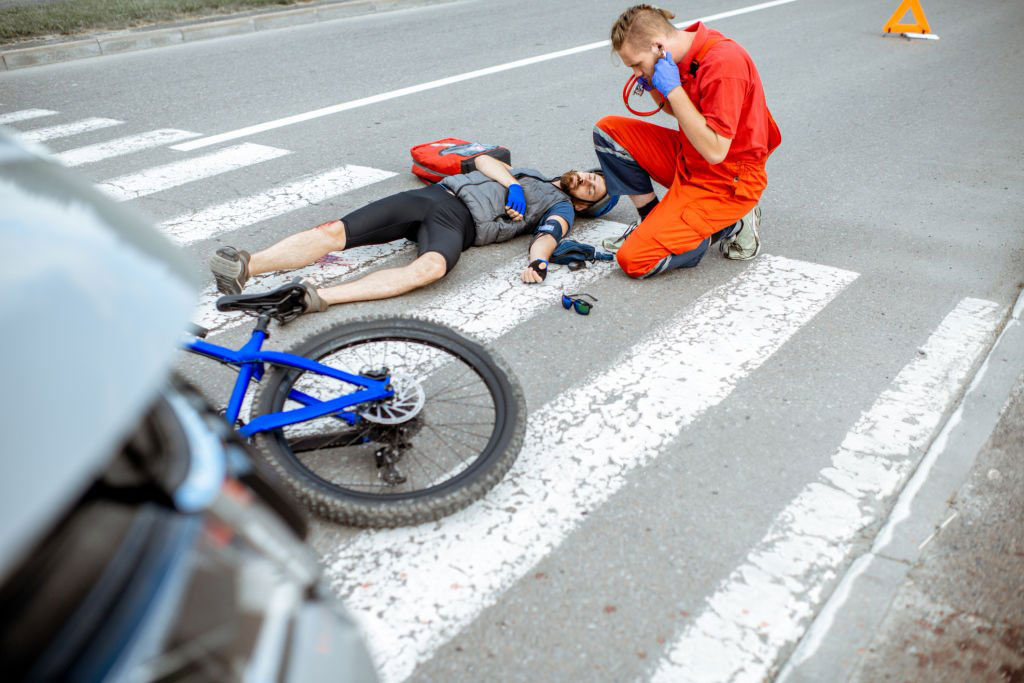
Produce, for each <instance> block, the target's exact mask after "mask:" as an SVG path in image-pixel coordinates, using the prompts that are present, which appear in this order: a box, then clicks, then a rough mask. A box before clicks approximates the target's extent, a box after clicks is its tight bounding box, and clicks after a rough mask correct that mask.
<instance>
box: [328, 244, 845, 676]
mask: <svg viewBox="0 0 1024 683" xmlns="http://www.w3.org/2000/svg"><path fill="white" fill-rule="evenodd" d="M856 277H857V275H856V274H855V273H851V272H848V271H842V270H838V269H835V268H829V267H826V266H819V265H815V264H810V263H804V262H800V261H793V260H789V259H785V258H780V257H768V256H765V257H762V258H761V260H759V261H757V262H755V263H754V264H753V265H751V267H750V268H749V269H747V270H746V271H744V272H743V273H742V274H741V275H739V276H737V277H736V278H734V279H733V280H732V281H730V282H729V283H727V284H725V285H723V286H721V287H717V288H715V289H714V290H712V291H710V292H708V293H707V294H705V295H703V296H701V297H700V298H699V299H698V300H697V301H695V302H694V303H693V304H692V305H691V306H689V307H687V308H686V309H684V310H683V311H681V312H680V313H679V314H678V315H676V316H674V317H673V318H672V319H671V320H670V321H669V322H668V323H667V324H666V325H665V326H663V327H662V328H661V329H659V330H657V331H656V332H654V333H652V334H650V335H648V336H647V337H646V338H645V339H644V340H643V341H641V342H640V343H638V344H637V345H635V346H634V347H633V348H631V349H629V350H628V351H627V352H626V353H624V354H623V355H622V356H621V357H620V358H619V359H618V360H617V361H616V362H615V363H613V364H612V365H611V367H610V369H608V370H606V371H604V372H602V373H600V374H598V375H596V376H591V377H589V378H588V379H587V380H585V381H584V382H583V383H582V384H581V385H579V386H577V387H575V388H573V389H570V390H568V391H567V392H565V393H563V394H562V395H560V396H559V397H557V398H556V399H554V400H553V401H551V402H550V403H548V404H547V405H545V406H544V407H542V408H540V409H539V410H535V411H534V412H533V414H532V415H531V416H530V420H529V424H528V428H527V437H526V442H525V445H524V447H523V450H522V452H521V453H520V456H519V460H518V461H517V463H516V465H515V466H514V467H513V470H512V472H510V474H509V475H508V476H507V477H506V478H505V479H504V480H503V481H502V482H501V483H499V484H498V486H497V487H496V488H495V489H494V490H492V491H491V492H490V493H489V494H488V495H487V496H485V498H484V499H483V500H481V501H479V502H477V503H475V504H473V505H472V506H470V507H469V508H467V509H465V510H463V511H462V512H459V513H457V514H455V515H452V516H451V517H448V518H445V519H443V520H441V521H439V522H436V523H432V524H428V525H423V526H419V527H414V528H405V529H395V530H387V531H377V532H372V533H363V534H359V535H357V536H355V537H354V538H353V539H352V540H351V541H350V542H349V543H347V544H345V546H344V547H342V548H340V549H339V551H338V552H337V553H336V554H335V555H333V556H331V557H328V558H325V559H326V561H327V574H328V577H329V578H330V579H331V580H332V582H333V585H334V587H335V589H336V590H337V592H338V593H339V594H340V595H341V596H342V597H343V598H344V599H345V601H346V603H347V605H348V607H349V608H350V609H352V610H354V611H355V612H357V613H358V614H359V616H360V617H361V620H362V621H363V623H364V626H365V627H367V629H368V631H369V641H370V643H371V645H372V647H373V649H374V651H375V654H376V657H377V662H378V665H379V666H380V667H381V670H382V676H383V679H384V680H385V681H398V680H402V679H404V678H405V677H407V676H408V675H409V674H410V673H411V672H412V671H413V669H414V668H415V666H416V665H417V664H418V663H419V662H422V661H425V660H426V659H428V658H430V657H431V656H432V653H433V652H434V651H435V650H436V649H437V648H439V647H440V646H442V645H443V644H444V643H446V642H447V641H448V640H449V639H451V638H452V637H454V636H455V635H456V634H457V633H458V632H459V631H460V630H461V629H462V628H463V627H465V626H466V625H467V624H469V623H470V622H472V621H473V619H475V618H476V617H477V616H478V615H479V614H480V612H481V611H482V610H483V609H485V608H486V607H488V606H489V605H491V604H493V603H494V602H496V601H497V599H498V597H499V596H500V595H501V593H502V592H503V591H505V590H506V589H508V588H509V587H510V586H511V585H512V584H513V583H514V582H515V581H517V580H518V579H519V578H521V577H522V576H523V575H524V574H525V573H527V572H528V571H529V570H530V568H531V567H532V566H534V565H535V564H536V563H537V562H538V561H540V560H541V559H542V558H543V557H544V556H546V555H547V554H548V553H550V552H551V551H552V550H553V549H554V548H556V547H557V546H558V545H559V544H560V543H561V542H562V540H563V539H565V538H566V536H568V534H570V533H571V532H572V531H573V530H574V529H575V528H576V527H577V526H579V525H580V524H581V523H582V522H583V521H584V520H585V519H586V515H587V513H588V512H589V511H591V510H594V509H595V508H597V507H598V506H599V505H601V504H602V503H604V502H605V501H606V500H607V499H608V498H609V497H610V496H611V495H612V494H613V493H614V492H616V491H617V490H618V489H619V488H621V487H622V486H623V484H624V483H625V479H626V476H627V475H628V473H629V472H630V471H631V470H633V469H635V468H637V467H640V466H642V465H644V464H646V463H648V462H650V461H651V460H653V459H654V458H656V457H658V456H659V455H660V454H661V453H662V452H663V451H664V449H665V448H666V447H667V446H668V445H669V443H670V442H671V441H672V440H673V439H675V438H676V437H677V436H678V434H679V433H680V432H681V431H682V430H683V429H684V428H685V427H686V426H687V425H689V424H690V423H692V422H693V421H694V420H695V419H696V418H697V417H698V416H700V415H701V414H702V413H704V412H705V411H706V410H708V409H709V408H711V407H713V406H715V405H717V404H718V403H719V402H721V401H722V400H723V399H725V398H726V397H727V396H728V395H729V394H730V393H731V392H732V389H733V387H735V386H736V384H737V383H738V382H740V381H741V380H742V379H743V378H744V377H746V376H747V375H749V374H750V373H751V372H753V371H754V370H755V369H757V368H758V367H759V366H760V365H761V364H762V363H764V362H765V360H766V359H768V358H769V357H770V356H771V355H772V354H773V353H775V351H776V350H778V349H779V348H780V347H781V346H782V345H783V344H784V343H785V342H786V341H787V340H788V339H789V338H790V337H791V336H792V335H793V334H795V333H796V332H797V330H799V329H800V328H801V327H802V326H803V325H804V324H806V323H807V322H808V321H809V320H810V319H811V318H813V317H814V316H815V315H816V314H817V313H818V312H819V311H821V310H822V309H823V308H824V307H825V306H826V305H827V304H828V302H829V301H831V300H832V299H833V298H834V297H835V296H836V294H838V293H839V292H840V291H841V290H842V289H843V288H844V287H846V286H847V285H848V284H849V283H850V282H852V281H853V280H854V279H855V278H856Z"/></svg>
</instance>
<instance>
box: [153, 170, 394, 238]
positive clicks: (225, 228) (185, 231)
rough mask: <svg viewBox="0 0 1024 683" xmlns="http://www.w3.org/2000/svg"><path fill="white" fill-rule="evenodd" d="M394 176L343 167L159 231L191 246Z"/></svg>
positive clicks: (164, 225)
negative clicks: (193, 243)
mask: <svg viewBox="0 0 1024 683" xmlns="http://www.w3.org/2000/svg"><path fill="white" fill-rule="evenodd" d="M394 175H395V174H394V173H392V172H391V171H382V170H380V169H377V168H369V167H367V166H340V167H338V168H332V169H330V170H329V171H324V172H322V173H316V174H312V175H308V176H304V177H302V178H299V179H297V180H294V181H292V182H290V183H287V184H285V185H281V186H279V187H274V188H271V189H269V190H267V191H266V192H260V193H259V194H255V195H252V196H251V197H243V198H241V199H233V200H231V201H229V202H225V203H223V204H218V205H216V206H211V207H209V208H206V209H202V210H200V211H195V212H193V213H188V214H184V215H181V216H177V217H175V218H171V219H170V220H166V221H164V222H162V223H161V224H160V226H159V227H160V230H161V231H162V232H163V233H164V234H166V235H169V236H170V237H172V238H173V239H174V240H175V241H177V242H179V243H180V244H191V243H192V242H196V241H199V240H203V239H209V238H211V237H216V236H217V235H220V234H222V233H225V232H230V231H231V230H237V229H238V228H241V227H244V226H246V225H252V224H253V223H258V222H260V221H264V220H267V219H268V218H273V217H274V216H280V215H281V214H284V213H287V212H289V211H294V210H296V209H301V208H303V207H305V206H309V205H310V204H315V203H317V202H322V201H323V200H325V199H329V198H331V197H336V196H338V195H340V194H344V193H346V192H350V191H352V190H355V189H358V188H360V187H365V186H367V185H372V184H373V183H378V182H380V181H382V180H387V179H388V178H391V177H394Z"/></svg>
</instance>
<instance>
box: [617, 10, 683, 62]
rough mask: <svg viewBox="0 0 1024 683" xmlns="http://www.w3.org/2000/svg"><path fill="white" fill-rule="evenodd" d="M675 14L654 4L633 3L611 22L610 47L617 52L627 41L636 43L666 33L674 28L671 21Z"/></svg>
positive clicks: (631, 43)
mask: <svg viewBox="0 0 1024 683" xmlns="http://www.w3.org/2000/svg"><path fill="white" fill-rule="evenodd" d="M675 16H676V15H675V14H673V13H672V12H669V11H668V10H667V9H661V8H660V7H655V6H654V5H633V6H632V7H630V8H629V9H628V10H626V11H625V12H623V13H622V14H621V15H619V18H618V19H616V20H615V23H614V24H612V49H613V50H615V51H616V52H618V51H619V50H620V49H621V48H622V46H623V45H624V44H626V43H627V42H628V43H629V44H630V45H638V44H642V43H644V42H645V41H648V40H650V39H651V38H657V37H660V36H665V35H668V34H669V33H670V32H671V31H672V30H673V29H674V28H675V26H673V25H672V22H671V20H672V19H674V18H675Z"/></svg>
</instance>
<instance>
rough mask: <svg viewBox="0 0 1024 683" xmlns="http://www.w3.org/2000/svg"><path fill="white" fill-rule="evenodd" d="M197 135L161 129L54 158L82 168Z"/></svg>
mask: <svg viewBox="0 0 1024 683" xmlns="http://www.w3.org/2000/svg"><path fill="white" fill-rule="evenodd" d="M199 135H200V134H199V133H192V132H190V131H187V130H176V129H174V128H161V129H159V130H151V131H149V132H146V133H139V134H138V135H129V136H126V137H123V138H117V139H116V140H108V141H107V142H98V143H96V144H95V145H88V146H86V147H79V148H78V149H71V150H68V151H66V152H61V153H60V154H55V155H54V157H55V158H56V159H57V161H59V162H60V163H62V164H64V165H65V166H82V165H83V164H91V163H95V162H97V161H102V160H103V159H111V158H113V157H119V156H123V155H125V154H131V153H132V152H140V151H142V150H145V149H152V148H153V147H161V146H163V145H169V144H170V143H172V142H178V141H181V140H189V139H191V138H195V137H199Z"/></svg>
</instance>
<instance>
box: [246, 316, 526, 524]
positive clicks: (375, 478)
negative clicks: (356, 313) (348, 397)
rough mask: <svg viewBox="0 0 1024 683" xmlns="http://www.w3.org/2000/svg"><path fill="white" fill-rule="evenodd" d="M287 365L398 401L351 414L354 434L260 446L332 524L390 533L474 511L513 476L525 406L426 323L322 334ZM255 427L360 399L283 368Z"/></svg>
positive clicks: (272, 435)
mask: <svg viewBox="0 0 1024 683" xmlns="http://www.w3.org/2000/svg"><path fill="white" fill-rule="evenodd" d="M288 353H292V354H294V355H298V356H303V357H305V358H309V359H312V360H315V361H317V362H319V363H323V364H324V365H328V366H330V367H334V368H337V369H339V370H344V371H345V372H349V373H353V374H365V375H367V376H375V377H383V376H385V375H386V376H388V377H390V378H391V383H392V385H393V387H394V390H395V396H394V398H392V399H388V400H386V401H378V402H374V403H368V404H359V405H357V406H355V407H354V408H353V412H354V413H355V414H356V415H357V416H358V420H357V421H356V424H354V425H350V424H349V423H348V422H346V421H344V420H342V419H341V418H339V417H336V416H328V417H322V418H317V419H315V420H310V421H307V422H302V423H299V424H296V425H289V426H286V427H283V428H280V429H277V430H273V431H269V432H262V433H259V434H257V435H256V436H255V441H256V445H257V447H258V449H259V451H260V452H261V454H262V455H263V456H264V457H265V459H266V460H267V461H269V463H270V464H271V465H272V466H273V467H274V468H275V469H276V470H277V471H278V472H279V473H280V474H281V475H282V476H283V477H284V479H285V480H286V481H287V482H288V483H289V484H290V486H291V488H292V490H293V491H294V492H295V493H296V494H297V495H298V497H299V498H300V499H302V500H303V501H304V502H305V503H306V504H307V505H309V506H310V508H311V509H312V510H313V511H314V512H316V513H318V514H320V515H322V516H324V517H327V518H329V519H333V520H336V521H340V522H343V523H346V524H352V525H356V526H368V527H393V526H402V525H407V524H417V523H421V522H426V521H431V520H435V519H438V518H440V517H442V516H444V515H447V514H451V513H452V512H455V511H456V510H459V509H461V508H464V507H466V506H467V505H469V504H470V503H472V502H473V501H475V500H477V499H478V498H480V497H481V496H483V495H484V493H486V492H487V491H488V490H489V489H491V488H492V487H493V486H494V485H495V484H497V483H498V481H499V480H500V479H501V477H502V476H504V474H505V473H506V472H507V471H508V469H509V468H510V467H511V466H512V463H513V462H514V461H515V458H516V457H517V456H518V454H519V450H520V448H521V447H522V442H523V435H524V433H525V430H526V405H525V400H524V399H523V392H522V389H521V388H520V386H519V383H518V382H517V380H516V379H515V377H514V376H513V374H512V373H511V372H510V371H509V370H508V368H507V366H506V365H505V363H504V362H503V361H502V360H501V359H500V357H499V356H497V355H496V354H494V352H493V351H491V350H490V349H488V348H486V347H485V346H483V345H482V344H480V343H479V342H476V341H473V340H471V339H468V338H466V337H464V336H462V335H461V334H459V333H457V332H456V331H454V330H452V329H450V328H448V327H444V326H442V325H439V324H437V323H433V322H430V321H426V320H420V319H416V318H407V317H393V318H384V317H373V318H365V319H358V320H353V321H348V322H345V323H343V324H342V325H335V326H330V327H325V328H323V329H320V330H316V331H314V332H313V333H312V334H310V335H309V336H308V337H307V338H306V339H304V340H302V341H300V342H298V343H296V344H295V345H294V347H293V348H291V349H289V350H288ZM260 385H261V386H260V389H259V392H258V393H257V395H256V399H255V402H254V406H255V412H256V414H257V415H264V414H268V413H276V412H281V411H283V410H290V409H294V408H299V407H301V406H300V405H299V404H298V403H296V402H295V401H293V400H291V399H290V398H288V396H289V392H291V391H292V390H293V389H295V390H298V391H301V392H303V393H305V394H307V395H310V396H313V397H314V398H316V399H319V400H326V399H330V398H335V397H338V396H340V395H343V394H347V393H351V392H352V391H355V390H357V389H358V388H357V387H353V386H352V385H349V384H347V383H345V382H342V381H340V380H334V379H332V378H329V377H325V376H324V375H320V374H316V373H310V372H305V371H302V370H297V369H294V368H287V367H278V368H275V369H274V371H273V372H272V373H270V374H269V375H268V376H267V377H266V378H265V379H264V380H263V381H262V382H260Z"/></svg>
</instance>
